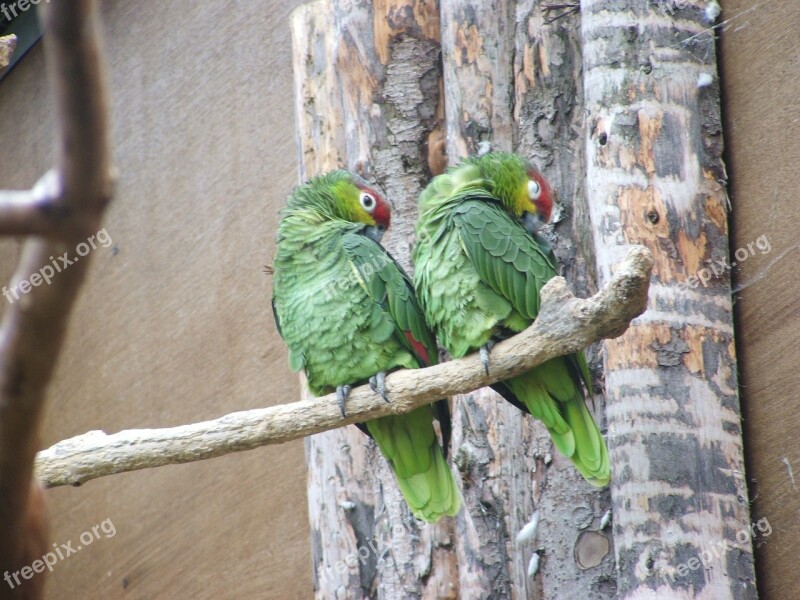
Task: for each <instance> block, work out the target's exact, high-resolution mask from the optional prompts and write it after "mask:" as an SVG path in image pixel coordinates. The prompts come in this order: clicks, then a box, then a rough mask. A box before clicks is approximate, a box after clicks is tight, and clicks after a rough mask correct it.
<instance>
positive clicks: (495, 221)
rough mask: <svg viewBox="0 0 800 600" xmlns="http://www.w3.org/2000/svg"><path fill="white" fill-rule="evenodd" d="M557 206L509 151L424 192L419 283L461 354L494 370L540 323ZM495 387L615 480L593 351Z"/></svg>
mask: <svg viewBox="0 0 800 600" xmlns="http://www.w3.org/2000/svg"><path fill="white" fill-rule="evenodd" d="M552 207H553V199H552V195H551V192H550V187H549V186H548V184H547V181H546V180H545V179H544V177H542V175H541V174H540V173H539V172H538V171H537V170H536V169H534V168H533V167H532V166H531V165H530V164H528V162H527V161H526V160H525V159H523V158H522V157H520V156H518V155H516V154H511V153H508V152H490V153H487V154H484V155H483V156H478V157H472V158H467V159H465V160H463V161H462V162H461V163H460V164H458V165H457V166H455V167H453V168H451V169H449V170H448V171H447V172H446V173H444V174H442V175H439V176H437V177H435V178H434V179H433V180H432V181H431V182H430V184H428V186H427V187H426V188H425V190H424V191H423V192H422V194H421V195H420V197H419V217H418V220H417V224H416V235H417V242H416V245H415V247H414V250H413V253H412V260H413V262H414V268H415V271H414V286H415V289H416V291H417V297H418V298H419V302H420V305H421V306H422V309H423V311H424V313H425V317H426V320H427V322H428V324H429V325H430V326H431V328H432V329H433V330H434V331H435V332H436V334H437V335H438V337H439V340H440V341H441V343H442V345H443V346H444V347H445V348H446V349H447V350H448V352H449V353H450V354H451V355H452V356H453V357H455V358H459V357H462V356H464V355H466V354H468V353H470V352H474V351H479V352H480V354H481V359H482V361H483V365H484V368H485V369H486V371H487V373H488V372H489V352H490V350H491V347H492V345H493V343H495V342H497V341H499V340H502V339H504V338H507V337H510V336H511V335H513V334H514V333H517V332H519V331H522V330H523V329H526V328H527V327H528V326H529V325H530V324H531V323H532V322H533V321H534V319H536V315H537V314H538V313H539V302H540V293H541V290H542V287H543V286H544V284H545V283H547V281H549V280H550V279H551V278H552V277H554V276H555V275H556V262H555V255H554V254H553V252H552V251H551V250H550V247H549V245H548V244H547V242H546V241H545V239H544V238H543V237H542V236H541V235H540V234H539V232H538V230H539V228H540V227H541V225H543V224H544V223H546V222H547V221H549V220H550V212H551V210H552ZM492 388H493V389H494V390H495V391H497V392H498V393H499V394H500V395H501V396H503V397H504V398H505V399H506V400H508V401H509V402H511V403H512V404H513V405H514V406H516V407H517V408H519V409H521V410H523V411H525V412H527V413H529V414H531V415H533V416H534V417H536V418H537V419H539V420H540V421H542V422H543V423H544V425H545V426H546V427H547V430H548V431H549V432H550V436H551V438H552V440H553V444H554V445H555V446H556V448H557V449H558V450H559V451H560V452H561V453H562V454H563V455H564V456H566V457H568V458H569V459H571V460H572V462H573V463H574V464H575V467H576V468H577V469H578V471H579V472H580V473H581V475H583V477H584V478H585V479H586V480H587V481H588V482H589V483H591V484H593V485H596V486H598V487H602V486H604V485H607V484H608V482H609V480H610V477H611V471H610V466H609V459H608V450H607V448H606V444H605V441H604V440H603V436H602V435H601V434H600V431H599V429H598V428H597V425H596V424H595V422H594V419H593V418H592V415H591V413H590V412H589V411H588V409H587V408H586V404H585V401H584V398H585V391H589V390H591V378H590V374H589V368H588V366H587V364H586V359H585V358H584V356H583V353H581V352H577V353H575V354H571V355H569V356H563V357H559V358H554V359H552V360H549V361H547V362H545V363H544V364H542V365H540V366H538V367H535V368H533V369H531V370H530V371H527V372H525V373H523V374H522V375H519V376H517V377H514V378H512V379H509V380H507V381H502V382H499V383H497V384H495V385H493V386H492Z"/></svg>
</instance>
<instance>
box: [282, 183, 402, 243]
mask: <svg viewBox="0 0 800 600" xmlns="http://www.w3.org/2000/svg"><path fill="white" fill-rule="evenodd" d="M287 209H288V210H290V211H298V210H308V209H311V210H313V211H314V213H315V214H317V215H319V217H321V218H322V219H338V220H342V221H350V222H352V223H357V224H362V223H363V224H364V226H365V228H364V233H365V234H366V235H367V236H369V237H371V238H372V239H374V240H375V241H380V239H381V237H382V236H383V234H384V233H385V232H386V230H387V229H389V223H390V221H391V215H392V210H391V206H390V205H389V203H388V202H387V201H386V200H385V199H384V198H383V196H382V195H381V194H380V193H379V192H378V191H377V190H375V188H373V187H371V186H370V185H369V184H368V183H367V182H366V181H365V180H364V179H362V178H361V177H359V176H358V175H354V174H353V173H350V172H348V171H343V170H338V171H333V172H331V173H328V174H326V175H320V176H319V177H314V178H312V179H310V180H309V181H308V182H307V183H306V184H304V185H301V186H298V187H297V188H295V190H294V192H293V193H292V194H291V196H290V197H289V200H288V203H287Z"/></svg>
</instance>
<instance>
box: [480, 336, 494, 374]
mask: <svg viewBox="0 0 800 600" xmlns="http://www.w3.org/2000/svg"><path fill="white" fill-rule="evenodd" d="M493 347H494V342H492V341H491V340H490V341H488V342H486V343H485V344H484V345H483V346H481V348H480V350H479V352H480V355H481V363H482V364H483V370H484V371H486V374H487V375H488V374H489V352H491V350H492V348H493Z"/></svg>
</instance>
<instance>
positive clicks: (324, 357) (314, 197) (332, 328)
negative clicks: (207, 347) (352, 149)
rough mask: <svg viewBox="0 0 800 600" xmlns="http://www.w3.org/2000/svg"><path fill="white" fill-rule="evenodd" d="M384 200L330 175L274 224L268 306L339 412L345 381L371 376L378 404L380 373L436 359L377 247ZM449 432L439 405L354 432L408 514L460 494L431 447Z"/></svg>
mask: <svg viewBox="0 0 800 600" xmlns="http://www.w3.org/2000/svg"><path fill="white" fill-rule="evenodd" d="M390 214H391V211H390V206H389V204H388V203H387V202H386V200H384V198H383V197H382V196H381V195H380V194H379V193H378V192H377V191H375V189H373V188H371V187H370V186H369V185H368V184H367V182H366V181H364V180H363V179H361V178H360V177H358V176H356V175H353V174H351V173H348V172H347V171H341V170H340V171H334V172H332V173H329V174H327V175H322V176H320V177H315V178H313V179H311V180H310V181H308V182H307V183H305V184H304V185H301V186H298V187H297V188H295V190H294V191H293V192H292V193H291V194H290V195H289V197H288V199H287V202H286V207H285V208H284V210H283V211H282V213H281V221H280V225H279V226H278V236H277V252H276V257H275V262H274V265H273V269H274V286H273V297H272V308H273V312H274V314H275V323H276V324H277V326H278V331H279V332H280V334H281V337H283V339H284V341H285V342H286V344H287V345H288V346H289V352H290V358H289V362H290V366H291V367H292V369H294V370H300V369H302V370H304V371H305V374H306V377H307V379H308V387H309V389H310V390H311V392H312V393H313V394H314V395H317V396H319V395H322V394H327V393H331V392H333V391H334V390H335V391H336V395H337V399H338V401H339V408H340V410H341V411H342V415H343V416H344V415H345V400H346V399H347V396H348V394H349V393H350V389H351V386H354V385H359V384H364V383H367V382H369V383H370V385H371V386H372V389H373V390H374V391H376V393H379V394H380V395H381V396H382V397H383V399H384V400H386V401H388V400H387V397H386V388H385V383H384V380H385V375H386V373H387V372H389V371H392V370H394V369H401V368H407V369H414V368H418V367H421V366H426V365H431V364H435V363H436V362H437V360H438V354H437V348H436V341H435V338H434V336H433V334H432V333H431V331H430V329H428V326H427V325H426V323H425V318H424V316H423V315H422V311H421V310H420V308H419V304H418V303H417V299H416V296H415V294H414V287H413V286H412V284H411V281H410V279H409V278H408V276H407V275H406V274H405V272H404V271H403V270H402V268H401V267H400V266H399V265H398V264H397V263H396V262H395V261H394V260H393V259H392V257H391V256H390V255H389V253H388V252H386V250H384V248H383V247H382V246H381V245H380V243H379V242H380V239H381V236H382V235H383V233H384V232H385V231H386V229H387V228H388V227H389V222H390ZM434 417H436V418H437V419H438V420H439V425H440V430H441V434H442V438H443V440H442V443H443V445H444V447H445V448H446V447H447V445H448V441H449V436H450V414H449V410H448V408H447V402H446V401H443V400H440V401H438V402H436V403H435V404H434V405H432V406H423V407H421V408H418V409H416V410H414V411H412V412H410V413H408V414H403V415H396V416H388V417H383V418H380V419H375V420H372V421H369V422H367V423H360V424H358V426H359V428H360V429H361V430H362V431H364V432H365V433H366V434H367V435H369V436H370V437H372V438H373V439H374V440H375V442H376V443H377V445H378V448H379V449H380V451H381V453H382V454H383V456H384V457H385V458H386V460H387V461H388V462H389V466H390V467H391V469H392V471H393V473H394V475H395V478H396V480H397V484H398V486H399V488H400V491H401V492H402V493H403V496H404V497H405V499H406V502H407V503H408V505H409V507H410V508H411V511H412V512H413V514H414V516H416V517H417V518H419V519H424V520H425V521H428V522H435V521H437V520H438V519H439V518H440V517H441V516H442V515H450V516H452V515H455V514H456V513H457V512H458V510H459V507H460V504H461V496H460V493H459V491H458V487H457V485H456V482H455V480H454V478H453V474H452V472H451V471H450V468H449V467H448V465H447V461H446V454H445V452H443V450H442V446H441V445H440V444H439V440H438V439H437V436H436V432H435V430H434V426H433V418H434Z"/></svg>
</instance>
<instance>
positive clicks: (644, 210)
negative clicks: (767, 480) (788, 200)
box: [581, 0, 757, 599]
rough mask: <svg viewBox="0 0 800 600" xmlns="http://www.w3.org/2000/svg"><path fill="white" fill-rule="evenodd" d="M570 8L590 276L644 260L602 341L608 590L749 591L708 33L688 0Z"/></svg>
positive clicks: (709, 594)
mask: <svg viewBox="0 0 800 600" xmlns="http://www.w3.org/2000/svg"><path fill="white" fill-rule="evenodd" d="M668 9H669V10H668ZM581 13H582V43H583V73H584V76H583V87H584V89H585V94H586V119H587V126H586V128H585V148H586V157H587V168H586V182H587V184H586V185H587V191H588V198H589V207H590V213H591V223H592V231H593V234H594V239H595V249H596V253H597V270H598V278H599V281H600V282H601V283H602V282H605V281H608V279H609V278H610V277H611V276H612V275H613V272H614V264H615V263H616V262H617V260H618V258H619V257H620V256H621V255H623V254H624V253H625V252H626V250H627V248H628V247H629V246H630V245H631V244H644V245H646V246H647V247H648V248H650V250H651V251H652V252H653V255H654V257H655V268H654V282H653V289H652V295H651V306H652V310H650V311H649V312H648V313H647V314H646V315H645V316H643V317H642V318H639V319H637V320H636V321H635V323H634V325H633V326H632V327H631V329H630V330H629V331H628V333H627V334H626V335H624V336H622V337H621V338H619V339H616V340H613V341H610V342H607V343H606V344H605V355H604V363H605V373H606V396H607V402H608V405H607V416H608V427H609V442H610V444H609V445H610V451H611V462H612V464H613V465H615V466H616V469H615V471H614V478H613V481H612V500H613V511H614V529H613V531H614V546H615V550H616V559H617V565H618V581H617V583H618V590H619V597H620V598H626V599H634V598H635V599H639V598H642V599H643V598H653V597H655V596H656V595H658V596H661V597H669V598H675V599H683V598H685V599H689V598H701V599H702V598H709V599H710V598H714V599H734V598H735V599H742V598H756V595H757V594H756V590H755V575H754V570H753V556H752V532H751V529H750V524H751V523H750V513H749V504H748V499H747V489H746V485H745V479H744V461H743V454H742V431H741V413H740V406H739V396H738V387H737V386H738V382H737V366H736V353H735V349H734V332H733V318H732V311H731V288H730V270H729V269H727V268H724V267H722V268H719V267H718V261H721V260H722V259H727V257H728V256H729V242H728V215H727V212H728V210H729V202H728V198H727V195H726V189H725V183H726V179H727V177H726V173H725V167H724V164H723V162H722V159H721V154H722V125H721V122H720V98H719V87H718V83H717V82H718V79H717V65H716V56H715V45H714V43H715V40H714V33H713V30H712V29H708V27H707V26H708V23H707V22H704V19H705V18H706V17H705V14H704V12H703V11H702V10H700V7H699V6H698V5H696V3H686V2H682V3H675V4H668V3H660V4H659V3H655V2H651V1H648V0H583V1H582V2H581ZM712 265H717V266H714V269H716V271H712ZM737 537H738V539H737Z"/></svg>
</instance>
